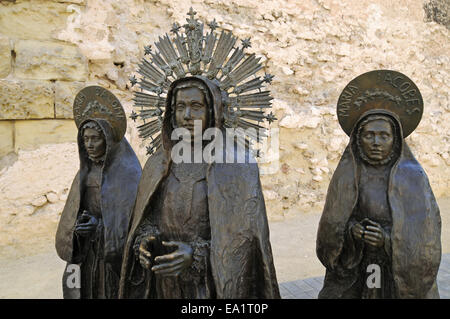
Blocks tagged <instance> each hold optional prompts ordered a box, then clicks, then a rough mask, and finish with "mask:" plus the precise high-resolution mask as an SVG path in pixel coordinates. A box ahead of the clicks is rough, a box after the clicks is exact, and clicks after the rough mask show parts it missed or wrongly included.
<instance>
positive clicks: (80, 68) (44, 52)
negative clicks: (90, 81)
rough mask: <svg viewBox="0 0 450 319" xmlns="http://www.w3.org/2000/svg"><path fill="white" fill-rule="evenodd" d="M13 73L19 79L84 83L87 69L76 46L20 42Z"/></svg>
mask: <svg viewBox="0 0 450 319" xmlns="http://www.w3.org/2000/svg"><path fill="white" fill-rule="evenodd" d="M14 50H15V52H16V60H15V68H14V72H15V75H16V76H17V77H18V78H22V79H38V80H66V81H83V80H85V79H86V78H87V75H88V69H87V61H86V59H85V57H84V56H83V55H82V54H81V53H80V51H79V50H78V47H77V46H75V45H70V44H64V43H59V42H50V41H36V40H22V41H18V42H17V43H16V44H15V46H14Z"/></svg>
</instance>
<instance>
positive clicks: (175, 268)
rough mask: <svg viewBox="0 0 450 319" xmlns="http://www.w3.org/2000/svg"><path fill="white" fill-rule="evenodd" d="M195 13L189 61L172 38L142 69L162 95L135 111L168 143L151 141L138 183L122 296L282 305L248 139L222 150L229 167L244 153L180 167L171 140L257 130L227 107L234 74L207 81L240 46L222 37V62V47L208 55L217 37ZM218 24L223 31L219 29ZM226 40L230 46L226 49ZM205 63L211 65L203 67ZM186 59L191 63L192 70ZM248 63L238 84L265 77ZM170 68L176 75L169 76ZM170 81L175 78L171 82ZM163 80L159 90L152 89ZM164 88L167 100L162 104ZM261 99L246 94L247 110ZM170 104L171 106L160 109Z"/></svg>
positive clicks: (183, 44)
mask: <svg viewBox="0 0 450 319" xmlns="http://www.w3.org/2000/svg"><path fill="white" fill-rule="evenodd" d="M189 15H190V16H191V18H190V19H187V21H188V24H187V25H186V26H185V29H186V30H187V31H186V37H184V36H183V40H182V41H181V40H180V42H176V41H177V40H175V43H177V45H180V47H178V51H179V54H180V55H181V57H178V58H176V52H175V51H171V50H174V48H173V47H171V45H172V44H171V43H170V42H168V41H170V40H169V38H168V36H166V37H164V38H160V42H159V43H157V46H158V48H160V50H161V53H159V52H158V53H150V54H152V56H153V60H152V62H153V63H154V65H153V64H150V63H149V62H148V61H147V60H145V59H144V63H143V65H141V69H140V71H141V72H140V73H141V74H143V75H144V77H143V78H142V79H141V81H140V86H141V88H143V89H147V90H149V91H151V92H153V93H155V94H149V93H146V92H142V91H141V92H136V98H135V101H136V106H138V107H142V110H141V114H140V115H141V118H142V119H146V118H148V117H149V114H151V115H152V116H154V117H155V118H156V119H154V120H153V121H149V122H146V123H144V124H143V125H142V126H140V130H141V136H142V137H148V136H152V134H155V133H159V132H160V135H158V136H157V137H151V146H152V147H151V148H149V150H150V152H153V151H154V150H156V151H155V153H154V154H153V155H152V156H151V157H150V158H149V159H148V160H147V163H146V165H145V168H144V170H143V175H142V178H141V182H140V184H139V188H138V194H137V199H136V204H135V208H134V212H133V216H132V222H131V227H130V231H129V235H128V239H127V244H126V249H125V252H124V262H123V266H122V274H121V283H120V292H119V294H120V297H121V298H280V295H279V289H278V283H277V280H276V274H275V268H274V265H273V258H272V251H271V245H270V242H269V228H268V222H267V216H266V209H265V203H264V197H263V194H262V189H261V183H260V179H259V170H258V166H257V164H256V162H255V161H254V160H251V158H252V155H251V152H250V150H249V147H248V144H249V143H248V140H245V141H246V142H245V143H244V145H240V146H239V145H238V143H234V140H233V143H231V144H230V143H223V144H221V143H220V145H222V146H223V147H222V148H221V151H222V152H223V153H222V154H223V159H226V158H230V157H231V158H233V159H235V158H238V157H239V156H240V155H243V158H245V162H244V163H240V162H239V163H238V162H235V161H233V162H232V163H230V162H227V161H226V160H225V161H224V162H222V161H214V162H208V161H206V160H205V159H204V157H203V156H201V157H200V161H195V162H190V161H187V162H185V161H181V162H180V161H178V160H174V158H173V156H174V155H173V152H172V150H173V148H174V147H175V146H176V143H183V141H180V142H178V141H174V140H172V139H171V136H172V134H173V131H174V130H175V129H185V130H186V131H185V132H189V134H188V135H190V137H191V138H192V139H195V138H200V139H201V137H202V135H203V133H204V132H205V130H206V129H208V128H215V129H216V130H217V131H218V132H221V133H223V134H222V136H223V137H224V136H226V134H228V133H227V132H226V128H227V127H230V126H229V125H228V124H230V123H232V122H233V123H241V124H244V125H245V123H248V124H246V125H248V126H250V125H251V122H247V121H245V120H243V119H241V118H240V117H239V116H236V115H235V114H236V113H234V116H235V117H234V118H233V114H231V111H233V110H232V109H231V108H230V107H229V104H228V103H229V101H230V99H231V98H229V97H228V91H227V90H226V89H225V85H226V83H227V82H226V79H227V78H228V79H230V77H227V76H228V73H225V69H224V68H221V70H222V72H223V73H222V81H219V80H218V78H219V77H217V78H216V75H217V72H218V71H219V69H220V65H216V66H215V67H212V68H210V69H212V70H213V71H214V72H216V71H217V72H216V73H215V74H213V73H210V74H209V76H208V74H207V72H206V71H205V72H202V67H203V66H204V65H206V64H207V63H206V62H210V63H211V64H213V63H219V62H220V61H219V60H218V58H217V57H216V56H218V55H219V53H220V55H223V56H224V60H223V61H222V62H220V63H224V61H225V58H226V57H227V55H228V53H229V52H230V51H231V49H232V48H233V46H234V42H235V38H234V37H232V35H230V34H225V33H222V35H221V38H220V39H219V41H218V44H217V48H216V53H215V54H214V55H213V50H212V47H214V43H215V42H216V39H214V43H213V44H212V47H211V50H210V51H208V50H207V48H208V43H209V44H211V43H210V42H208V41H212V39H213V38H212V35H213V32H212V31H213V30H212V31H211V33H210V34H208V35H207V36H206V40H205V38H203V35H202V34H201V33H200V32H203V31H202V30H203V24H200V23H199V22H198V21H197V20H196V19H193V16H194V15H195V13H193V12H192V10H191V12H190V14H189ZM210 26H211V28H212V29H214V28H215V24H213V23H211V25H210ZM178 29H179V27H177V25H175V26H174V29H173V31H174V33H176V36H177V39H181V37H180V35H178V33H177V32H178ZM208 39H209V40H208ZM196 40H199V41H200V42H198V41H196ZM230 40H233V41H234V42H233V41H231V42H230ZM203 41H205V42H206V43H203ZM226 41H228V42H229V43H228V45H227V46H225V47H224V46H223V45H224V44H225V42H226ZM199 43H200V45H198V44H199ZM221 43H222V44H221ZM230 44H231V46H230ZM167 48H169V49H167ZM170 48H171V49H170ZM183 48H184V49H185V51H183ZM202 48H203V49H202ZM147 50H148V49H147ZM222 50H223V51H222ZM167 52H172V53H173V54H174V55H172V53H171V54H167ZM208 52H209V53H208ZM235 52H237V53H236V54H239V56H237V55H236V54H234V55H233V57H234V58H232V59H234V60H231V62H230V63H228V64H227V65H229V66H233V65H232V64H234V66H233V67H235V66H236V65H238V63H239V62H240V61H241V60H243V59H244V57H245V56H244V54H243V53H242V49H240V48H237V49H235ZM184 53H186V56H185V59H183V54H184ZM160 54H161V55H162V56H164V60H165V61H167V65H170V64H171V65H172V68H171V69H169V68H168V67H167V68H166V67H165V66H166V65H161V63H160V62H162V61H164V60H162V59H161V60H160V59H159V58H161V55H160ZM208 54H209V56H208ZM211 55H213V56H214V57H216V60H214V59H213V58H211ZM205 56H206V57H205ZM198 57H202V58H203V62H202V63H200V60H199V59H197V58H198ZM171 58H174V60H173V61H172V60H171ZM179 61H184V62H185V63H186V65H187V70H188V72H185V69H184V68H182V66H181V63H179ZM178 63H179V64H178ZM203 63H205V64H203ZM242 65H244V67H242V68H241V71H238V72H236V73H235V75H237V77H235V78H234V79H236V78H239V76H242V75H244V77H242V78H241V80H242V79H245V78H246V77H247V76H249V75H250V74H253V73H254V72H256V71H255V70H258V63H257V61H256V62H255V59H254V56H253V55H252V56H250V58H247V59H245V60H244V61H243V63H242V64H241V66H242ZM246 67H250V68H246ZM255 67H256V68H255ZM216 68H217V70H216ZM238 68H239V67H238ZM164 70H166V71H167V72H166V73H163V71H164ZM169 70H172V71H173V72H171V71H169ZM203 70H204V67H203ZM232 70H233V68H231V69H230V70H229V71H228V72H229V73H231V72H230V71H232ZM249 71H250V73H247V74H246V72H249ZM239 72H244V73H239ZM186 73H190V74H191V75H190V76H188V75H187V74H186ZM202 73H203V74H202ZM171 78H173V79H174V80H173V81H170V80H171ZM223 78H225V80H223ZM269 78H270V77H269ZM132 80H133V79H132ZM251 81H253V86H251V85H250V86H248V87H247V89H245V88H243V91H244V92H245V91H246V90H250V91H251V90H254V89H255V88H259V87H260V86H261V83H262V82H263V81H264V80H261V79H259V78H257V81H255V80H250V81H249V82H251ZM157 82H159V84H160V89H159V88H158V87H155V86H150V85H149V83H153V84H155V83H157ZM249 82H247V83H249ZM250 84H251V83H250ZM255 84H256V86H255ZM236 85H237V83H235V84H234V85H233V87H236ZM165 87H166V88H167V95H166V96H165V97H162V96H161V93H162V92H163V91H164V88H165ZM230 87H231V86H230ZM260 93H263V94H260ZM260 93H252V94H253V96H251V95H241V96H240V97H241V98H242V102H241V106H242V107H245V106H246V105H247V107H251V106H248V105H254V107H256V106H258V107H260V105H265V104H266V103H269V101H270V99H268V94H267V93H268V91H265V92H260ZM255 94H256V98H255ZM163 101H164V103H165V105H164V104H162V103H161V102H163ZM235 101H237V97H235ZM246 103H247V104H246ZM269 107H270V104H269ZM163 108H164V111H162V109H163ZM244 112H247V113H245V114H249V115H251V116H252V117H250V118H251V119H256V120H262V119H264V118H265V115H264V113H263V111H259V110H257V109H254V108H253V109H252V110H250V111H241V113H240V115H241V116H242V115H243V114H244ZM232 120H233V121H232ZM198 121H200V123H201V125H200V126H199V129H198V128H197V130H196V128H195V127H194V124H195V123H199V122H198ZM239 121H242V122H239ZM254 125H258V124H254ZM244 127H245V126H244ZM207 142H209V141H206V142H205V141H203V142H202V143H201V145H200V153H203V150H204V148H205V146H206V144H207ZM194 143H195V142H194ZM194 143H190V142H188V143H187V144H188V146H192V147H189V148H187V149H189V150H190V152H191V154H190V155H192V156H190V158H191V159H192V158H195V157H196V154H195V151H194V149H195V147H193V146H194V145H193V144H194ZM216 151H217V150H216ZM242 153H243V154H242ZM197 155H198V154H197ZM200 155H201V154H200Z"/></svg>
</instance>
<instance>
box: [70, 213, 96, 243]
mask: <svg viewBox="0 0 450 319" xmlns="http://www.w3.org/2000/svg"><path fill="white" fill-rule="evenodd" d="M97 226H98V219H97V218H95V217H94V216H92V215H90V214H89V212H88V211H87V210H84V211H83V213H82V214H81V216H80V218H79V219H78V221H77V224H76V226H75V233H77V234H78V235H80V236H82V237H87V236H89V235H91V234H93V233H95V231H96V230H97Z"/></svg>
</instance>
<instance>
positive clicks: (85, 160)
mask: <svg viewBox="0 0 450 319" xmlns="http://www.w3.org/2000/svg"><path fill="white" fill-rule="evenodd" d="M87 122H94V123H96V125H98V127H100V128H101V131H102V134H103V136H104V138H105V142H106V151H105V155H104V158H105V160H104V162H103V167H102V184H101V203H100V204H101V211H102V219H103V224H104V236H105V247H104V254H105V259H106V260H108V259H116V258H121V256H122V250H123V247H124V244H125V239H126V235H127V230H128V222H129V218H130V214H131V210H132V208H133V205H134V200H135V198H136V191H137V185H138V182H139V178H140V176H141V171H142V170H141V165H140V163H139V161H138V159H137V157H136V154H135V153H134V151H133V149H132V148H131V146H130V144H128V142H127V140H126V138H125V137H123V138H122V139H121V141H119V142H116V141H115V135H114V132H113V129H112V128H111V125H110V124H109V123H108V121H107V120H105V119H95V118H92V119H86V120H85V121H83V122H81V123H80V125H79V128H80V129H79V131H78V138H77V141H78V153H79V157H80V169H79V171H78V173H77V175H76V176H75V179H74V181H73V183H72V186H71V189H70V192H69V195H68V198H67V201H66V205H65V207H64V210H63V212H62V215H61V219H60V222H59V225H58V229H57V233H56V241H55V245H56V251H57V253H58V255H59V256H60V258H61V259H63V260H66V261H68V262H74V259H75V256H74V253H75V252H74V229H75V223H76V220H77V218H78V215H79V214H80V208H81V200H82V195H83V193H84V183H85V179H86V176H87V173H88V172H89V167H90V165H91V161H90V159H89V156H88V154H87V151H86V149H85V147H84V141H83V136H82V134H83V130H82V129H81V128H82V127H83V126H84V124H86V123H87ZM124 185H126V187H124Z"/></svg>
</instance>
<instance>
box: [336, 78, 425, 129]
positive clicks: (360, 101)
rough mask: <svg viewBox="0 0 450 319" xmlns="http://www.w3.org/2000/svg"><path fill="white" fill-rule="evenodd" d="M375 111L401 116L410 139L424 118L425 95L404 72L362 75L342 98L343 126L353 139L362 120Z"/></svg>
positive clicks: (340, 116)
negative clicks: (361, 118) (362, 117)
mask: <svg viewBox="0 0 450 319" xmlns="http://www.w3.org/2000/svg"><path fill="white" fill-rule="evenodd" d="M374 108H375V109H384V110H388V111H391V112H393V113H395V114H397V115H398V116H399V118H400V121H401V123H402V127H403V135H404V137H406V136H408V135H409V134H411V132H412V131H414V129H415V128H416V127H417V125H418V124H419V122H420V119H421V118H422V113H423V100H422V95H421V94H420V91H419V89H418V88H417V86H416V85H415V84H414V82H412V81H411V79H409V78H408V77H407V76H406V75H404V74H402V73H400V72H397V71H390V70H376V71H371V72H367V73H364V74H361V75H360V76H358V77H356V78H355V79H353V80H352V81H351V82H350V83H349V84H348V85H347V86H346V87H345V88H344V90H343V91H342V93H341V95H340V96H339V100H338V104H337V116H338V119H339V124H340V125H341V127H342V129H343V130H344V131H345V133H346V134H347V135H350V133H351V131H352V129H353V126H354V124H355V123H356V121H357V120H358V119H359V118H360V116H361V115H362V114H363V113H365V112H366V111H368V110H370V109H374Z"/></svg>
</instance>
